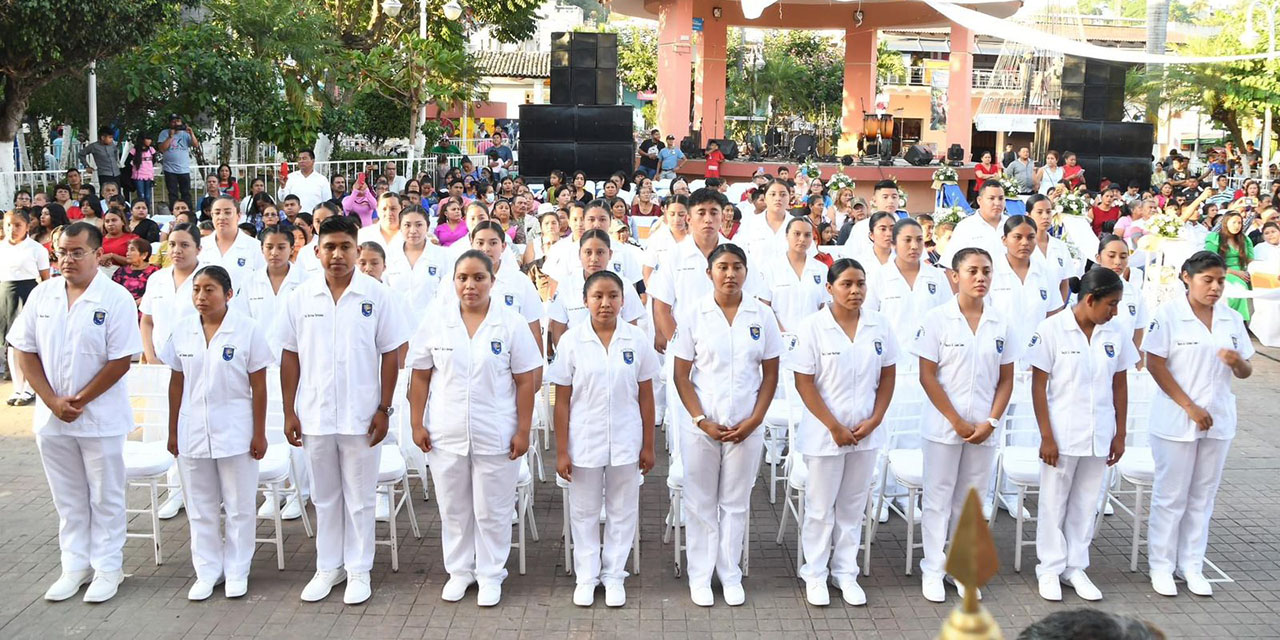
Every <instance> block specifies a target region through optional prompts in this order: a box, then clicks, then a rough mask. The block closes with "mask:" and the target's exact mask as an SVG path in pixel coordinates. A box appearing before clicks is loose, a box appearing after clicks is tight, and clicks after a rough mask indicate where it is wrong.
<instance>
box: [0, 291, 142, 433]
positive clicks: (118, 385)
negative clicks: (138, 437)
mask: <svg viewBox="0 0 1280 640" xmlns="http://www.w3.org/2000/svg"><path fill="white" fill-rule="evenodd" d="M6 339H7V340H8V341H9V346H11V347H13V348H14V349H17V350H18V351H22V352H24V353H34V354H36V355H37V356H39V357H40V362H41V363H42V364H43V365H44V374H45V376H46V377H47V378H48V379H49V386H50V387H51V388H52V389H53V392H54V393H55V394H56V395H58V396H71V395H75V394H76V393H79V392H80V390H81V389H84V387H85V385H87V384H89V381H90V380H92V379H93V377H94V376H96V375H98V372H99V371H101V370H102V367H104V366H106V364H107V362H109V361H111V360H118V359H120V358H124V357H127V356H133V355H136V354H139V353H142V334H140V333H138V308H137V306H136V305H135V304H134V302H133V296H132V295H129V292H128V291H126V290H125V288H124V287H122V286H120V285H118V284H116V283H114V282H112V281H111V278H110V276H107V275H105V274H102V273H98V274H97V275H95V276H94V277H93V281H92V282H90V283H89V286H88V287H87V288H86V289H85V291H84V293H82V294H80V297H79V298H77V299H76V301H75V303H74V304H72V305H71V307H70V308H67V288H66V281H65V280H63V279H62V278H52V279H49V280H46V281H44V282H42V283H40V284H39V285H37V286H36V288H35V289H32V291H31V295H30V296H28V297H27V303H26V305H25V306H24V307H23V309H22V313H20V314H18V318H17V320H16V321H15V322H14V325H13V328H11V329H10V330H9V335H8V336H6ZM32 428H33V430H34V431H35V432H37V433H44V434H46V435H62V436H76V437H85V438H90V437H92V438H102V437H109V436H122V435H125V434H127V433H129V432H130V431H133V410H132V409H131V408H130V407H129V388H128V386H127V385H126V383H125V380H124V378H121V379H120V380H117V381H116V382H115V384H113V385H111V387H110V388H109V389H107V390H106V391H104V392H103V393H102V395H100V396H98V397H97V398H95V399H94V400H93V401H92V402H90V403H89V404H87V405H85V407H84V413H81V414H80V417H79V418H76V419H75V420H74V421H72V422H63V421H62V420H59V419H58V418H57V416H55V415H53V412H52V411H50V410H49V407H47V406H46V405H45V403H44V400H43V399H41V398H40V397H39V396H36V406H35V416H34V417H33V419H32Z"/></svg>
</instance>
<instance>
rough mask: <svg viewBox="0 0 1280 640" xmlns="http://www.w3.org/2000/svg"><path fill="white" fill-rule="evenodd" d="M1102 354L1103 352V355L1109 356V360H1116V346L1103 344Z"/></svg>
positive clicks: (1109, 343)
mask: <svg viewBox="0 0 1280 640" xmlns="http://www.w3.org/2000/svg"><path fill="white" fill-rule="evenodd" d="M1102 352H1103V353H1105V354H1107V357H1108V358H1114V357H1116V345H1115V344H1114V343H1111V342H1108V343H1106V344H1103V345H1102Z"/></svg>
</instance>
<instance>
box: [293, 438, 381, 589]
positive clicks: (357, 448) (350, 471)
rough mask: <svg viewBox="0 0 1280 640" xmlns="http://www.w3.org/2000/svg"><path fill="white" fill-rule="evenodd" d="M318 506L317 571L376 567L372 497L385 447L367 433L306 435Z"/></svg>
mask: <svg viewBox="0 0 1280 640" xmlns="http://www.w3.org/2000/svg"><path fill="white" fill-rule="evenodd" d="M302 442H303V448H304V449H305V450H306V452H307V458H309V459H310V461H311V469H312V470H313V471H314V473H312V475H311V487H312V489H313V491H312V493H311V502H312V504H314V505H315V506H316V570H318V571H333V570H335V569H343V568H345V569H346V570H347V573H368V572H369V570H370V569H372V568H373V546H374V545H373V541H374V538H373V531H374V524H375V523H374V499H375V494H376V492H377V489H378V461H379V457H378V456H379V453H380V449H381V447H371V446H369V436H367V435H363V434H361V435H327V436H309V435H305V434H304V435H303V437H302Z"/></svg>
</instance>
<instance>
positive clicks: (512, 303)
mask: <svg viewBox="0 0 1280 640" xmlns="http://www.w3.org/2000/svg"><path fill="white" fill-rule="evenodd" d="M502 299H503V300H505V301H506V303H507V306H508V307H513V306H515V304H516V297H515V296H513V295H511V294H509V293H508V294H507V295H505V296H503V297H502Z"/></svg>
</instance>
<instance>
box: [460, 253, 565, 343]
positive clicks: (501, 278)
mask: <svg viewBox="0 0 1280 640" xmlns="http://www.w3.org/2000/svg"><path fill="white" fill-rule="evenodd" d="M489 297H490V298H492V299H493V301H494V302H497V303H499V304H501V305H503V306H505V307H507V308H509V309H511V310H512V311H515V312H516V313H518V314H520V317H522V318H524V324H525V326H526V327H528V325H529V323H531V322H542V316H543V313H544V309H543V306H542V296H541V295H539V294H538V289H537V287H535V286H533V281H531V280H529V277H528V276H526V275H525V274H524V272H523V271H521V270H520V269H519V268H518V267H515V266H513V265H512V263H510V262H506V261H503V262H502V263H500V264H499V266H498V274H497V276H496V277H495V278H494V280H493V288H491V289H490V290H489ZM436 301H437V302H439V303H440V304H443V305H446V306H448V305H452V306H455V307H456V306H458V290H457V289H456V288H454V286H453V276H452V275H451V276H450V277H449V280H448V282H447V283H446V284H445V286H442V287H440V292H439V293H437V294H436Z"/></svg>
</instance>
